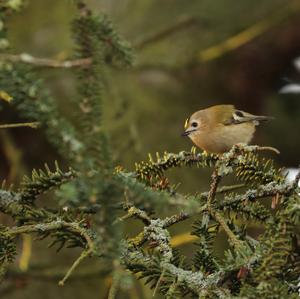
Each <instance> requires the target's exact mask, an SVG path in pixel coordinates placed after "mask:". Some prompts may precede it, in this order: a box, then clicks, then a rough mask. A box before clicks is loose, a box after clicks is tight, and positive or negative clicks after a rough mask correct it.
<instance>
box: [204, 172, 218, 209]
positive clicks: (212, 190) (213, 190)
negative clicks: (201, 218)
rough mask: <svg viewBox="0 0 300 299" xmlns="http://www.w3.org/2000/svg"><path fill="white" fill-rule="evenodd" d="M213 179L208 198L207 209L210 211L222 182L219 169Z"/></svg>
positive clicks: (214, 173)
mask: <svg viewBox="0 0 300 299" xmlns="http://www.w3.org/2000/svg"><path fill="white" fill-rule="evenodd" d="M211 177H212V183H211V185H210V190H209V192H208V196H207V207H208V209H210V207H211V204H212V202H213V201H214V199H215V196H216V192H217V188H218V184H219V183H220V181H221V176H220V175H218V170H217V169H215V170H214V172H213V174H212V176H211Z"/></svg>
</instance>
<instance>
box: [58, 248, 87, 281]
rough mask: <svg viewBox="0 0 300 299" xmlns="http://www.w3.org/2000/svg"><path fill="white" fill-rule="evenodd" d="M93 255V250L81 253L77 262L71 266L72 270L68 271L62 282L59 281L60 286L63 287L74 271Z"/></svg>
mask: <svg viewBox="0 0 300 299" xmlns="http://www.w3.org/2000/svg"><path fill="white" fill-rule="evenodd" d="M91 253H92V250H91V248H89V249H86V250H84V251H82V252H81V255H80V256H79V257H78V258H77V259H76V260H75V262H74V263H73V265H72V266H71V268H70V269H69V270H68V272H67V273H66V275H65V276H64V278H63V279H62V280H60V281H59V283H58V285H60V286H63V285H64V284H65V282H66V280H67V279H68V278H69V277H70V275H71V274H72V273H73V271H74V270H75V269H76V267H77V266H78V265H79V264H80V263H81V262H82V261H83V260H84V259H85V258H86V257H88V256H89V255H90V254H91Z"/></svg>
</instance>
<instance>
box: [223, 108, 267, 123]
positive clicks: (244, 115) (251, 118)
mask: <svg viewBox="0 0 300 299" xmlns="http://www.w3.org/2000/svg"><path fill="white" fill-rule="evenodd" d="M270 119H272V117H270V116H263V115H253V114H250V113H248V112H245V111H241V110H237V109H234V110H233V112H232V114H231V116H230V117H229V118H227V119H226V120H225V121H224V122H223V124H224V125H237V124H241V123H246V122H256V123H257V124H258V122H259V121H266V120H270Z"/></svg>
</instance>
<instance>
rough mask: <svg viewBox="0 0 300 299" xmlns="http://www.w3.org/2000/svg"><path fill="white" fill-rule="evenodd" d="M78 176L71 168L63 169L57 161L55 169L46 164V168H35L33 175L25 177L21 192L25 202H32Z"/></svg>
mask: <svg viewBox="0 0 300 299" xmlns="http://www.w3.org/2000/svg"><path fill="white" fill-rule="evenodd" d="M76 176H77V175H76V173H75V171H74V170H73V169H71V168H70V169H69V170H68V171H66V172H64V171H62V170H61V169H60V167H59V165H58V163H57V162H56V163H55V171H51V170H50V168H49V167H48V165H47V164H45V170H41V169H40V170H35V169H34V170H33V171H32V175H31V177H27V176H25V177H24V179H23V181H22V182H21V186H22V188H21V189H20V190H19V192H20V193H21V197H22V200H23V201H24V202H28V203H32V202H33V201H34V200H35V199H36V197H37V196H39V195H41V194H42V193H45V192H46V191H48V190H50V189H52V188H54V187H55V188H57V187H59V186H61V185H62V184H64V183H66V182H69V181H71V180H73V179H74V178H75V177H76Z"/></svg>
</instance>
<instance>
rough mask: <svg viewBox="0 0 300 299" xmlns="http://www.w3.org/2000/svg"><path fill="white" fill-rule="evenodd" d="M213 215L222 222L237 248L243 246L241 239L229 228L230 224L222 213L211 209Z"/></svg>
mask: <svg viewBox="0 0 300 299" xmlns="http://www.w3.org/2000/svg"><path fill="white" fill-rule="evenodd" d="M211 215H212V216H213V217H214V218H215V219H216V220H217V221H218V222H219V223H220V225H221V226H222V228H223V229H224V231H225V233H226V234H227V236H228V238H229V239H230V241H231V242H232V244H233V246H235V247H236V248H239V247H241V245H242V243H241V241H240V240H239V239H238V238H237V237H236V236H235V234H234V233H233V232H232V230H231V229H230V228H229V226H228V225H227V223H226V222H225V220H224V218H223V217H222V216H221V214H220V213H219V212H217V211H211Z"/></svg>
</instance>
